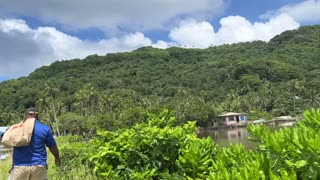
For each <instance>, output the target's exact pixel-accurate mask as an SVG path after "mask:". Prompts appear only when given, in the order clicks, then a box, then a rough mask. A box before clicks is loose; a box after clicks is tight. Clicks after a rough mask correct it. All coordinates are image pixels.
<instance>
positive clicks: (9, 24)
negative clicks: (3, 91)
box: [0, 19, 151, 78]
mask: <svg viewBox="0 0 320 180" xmlns="http://www.w3.org/2000/svg"><path fill="white" fill-rule="evenodd" d="M150 45H151V40H150V39H149V38H147V37H145V36H144V34H142V33H140V32H136V33H131V34H127V35H124V36H122V37H117V38H116V37H114V38H111V39H108V40H101V41H99V42H89V41H83V40H80V39H78V38H77V37H73V36H70V35H67V34H64V33H63V32H60V31H58V30H56V29H55V28H52V27H39V28H37V29H31V28H30V27H29V26H28V25H27V24H26V23H25V21H23V20H16V19H7V20H2V19H0V49H1V53H0V64H1V66H0V77H1V76H9V77H10V78H16V77H19V76H23V75H27V74H28V73H30V72H32V71H33V70H34V69H36V68H38V67H40V66H43V65H49V64H51V63H52V62H53V61H56V60H60V59H72V58H84V57H86V56H88V55H90V54H99V55H105V54H106V53H110V52H123V51H131V50H134V49H136V48H139V47H142V46H150Z"/></svg>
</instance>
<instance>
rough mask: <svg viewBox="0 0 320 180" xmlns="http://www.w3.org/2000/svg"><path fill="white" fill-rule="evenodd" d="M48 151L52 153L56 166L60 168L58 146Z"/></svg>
mask: <svg viewBox="0 0 320 180" xmlns="http://www.w3.org/2000/svg"><path fill="white" fill-rule="evenodd" d="M49 149H50V152H51V153H52V155H53V156H54V158H55V163H56V166H60V165H61V160H60V155H59V149H58V146H57V145H54V146H51V147H49Z"/></svg>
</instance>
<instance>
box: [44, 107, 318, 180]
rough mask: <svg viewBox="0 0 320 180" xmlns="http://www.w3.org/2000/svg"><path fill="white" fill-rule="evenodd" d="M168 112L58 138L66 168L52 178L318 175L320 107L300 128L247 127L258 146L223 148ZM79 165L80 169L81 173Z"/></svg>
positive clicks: (239, 179)
mask: <svg viewBox="0 0 320 180" xmlns="http://www.w3.org/2000/svg"><path fill="white" fill-rule="evenodd" d="M171 115H172V114H171V113H170V112H169V111H168V110H164V111H162V112H161V113H160V114H158V115H155V114H150V115H149V118H148V123H138V124H136V125H134V126H133V127H131V128H126V129H121V130H117V131H113V132H111V131H100V132H99V133H98V135H97V136H96V137H95V138H93V139H92V140H91V141H88V142H87V141H84V140H82V139H81V138H80V137H79V136H65V137H62V138H60V139H59V140H60V142H61V143H60V144H61V151H62V156H63V162H64V164H63V166H62V167H61V168H59V169H54V170H55V171H53V170H50V172H52V171H53V172H52V173H51V174H52V179H56V178H57V177H58V178H57V179H136V180H140V179H141V180H144V179H171V180H172V179H176V180H183V179H186V180H187V179H209V180H220V179H221V180H248V179H250V180H267V179H268V180H279V179H281V180H295V179H312V180H313V179H314V180H316V179H319V178H320V165H319V162H320V159H319V158H320V144H319V139H320V135H319V133H318V132H319V128H320V110H319V109H318V110H309V111H306V112H305V113H304V121H300V122H299V123H298V124H297V125H296V126H294V127H290V128H288V127H287V128H282V129H279V130H277V131H273V132H271V131H270V130H269V129H268V128H267V127H265V126H264V125H250V126H249V128H248V130H249V132H250V133H251V134H252V137H253V140H254V141H257V147H256V148H255V149H249V150H248V149H246V148H245V147H244V146H243V145H241V144H236V145H231V146H229V147H220V146H219V145H217V144H215V142H214V141H212V139H210V138H203V139H199V138H197V136H196V133H195V129H196V127H195V126H194V125H195V123H194V122H189V123H187V124H185V125H184V126H174V127H173V126H172V125H173V124H174V121H175V118H174V117H172V116H171ZM78 169H82V170H83V172H81V171H79V170H78Z"/></svg>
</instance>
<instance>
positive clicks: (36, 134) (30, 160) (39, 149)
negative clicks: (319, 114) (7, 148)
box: [12, 120, 56, 166]
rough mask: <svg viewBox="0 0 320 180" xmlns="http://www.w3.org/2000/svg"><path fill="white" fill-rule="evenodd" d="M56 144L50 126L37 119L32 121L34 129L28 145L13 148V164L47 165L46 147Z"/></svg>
mask: <svg viewBox="0 0 320 180" xmlns="http://www.w3.org/2000/svg"><path fill="white" fill-rule="evenodd" d="M55 145H56V141H55V140H54V138H53V135H52V133H51V130H50V128H49V127H48V126H47V125H45V124H42V123H40V122H39V121H38V120H36V121H35V123H34V130H33V133H32V138H31V142H30V145H29V146H24V147H15V148H13V157H12V159H13V165H14V166H36V165H44V166H46V165H47V162H46V161H47V151H46V146H47V147H52V146H55Z"/></svg>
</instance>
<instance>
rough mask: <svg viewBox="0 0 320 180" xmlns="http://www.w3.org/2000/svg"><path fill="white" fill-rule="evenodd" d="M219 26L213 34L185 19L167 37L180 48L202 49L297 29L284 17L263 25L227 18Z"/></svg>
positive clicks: (207, 26) (205, 25)
mask: <svg viewBox="0 0 320 180" xmlns="http://www.w3.org/2000/svg"><path fill="white" fill-rule="evenodd" d="M220 24H221V27H220V29H219V30H218V31H217V32H215V31H214V28H213V27H212V25H211V24H209V23H208V22H206V21H201V22H197V21H195V20H193V19H189V20H187V21H183V22H181V24H180V25H179V26H177V27H175V28H173V29H172V30H171V32H170V34H169V37H170V38H171V39H172V40H174V41H175V42H177V43H178V45H179V46H182V47H189V48H190V47H197V48H206V47H208V46H210V45H222V44H231V43H237V42H245V41H254V40H263V41H269V40H270V39H271V38H273V37H274V36H275V35H278V34H280V33H282V32H283V31H286V30H292V29H296V28H298V27H299V23H297V22H296V21H295V20H294V19H293V18H292V17H290V16H288V15H286V14H280V15H278V16H276V17H274V18H271V19H270V20H269V21H268V22H265V23H262V22H255V23H251V22H249V21H248V20H246V19H245V18H244V17H241V16H228V17H225V18H222V19H221V20H220Z"/></svg>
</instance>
